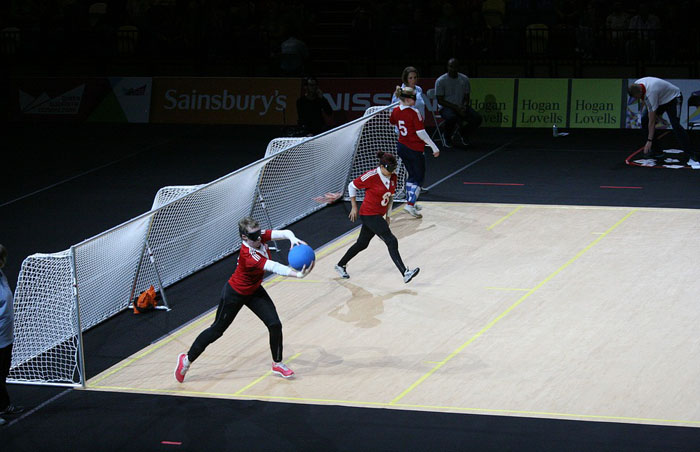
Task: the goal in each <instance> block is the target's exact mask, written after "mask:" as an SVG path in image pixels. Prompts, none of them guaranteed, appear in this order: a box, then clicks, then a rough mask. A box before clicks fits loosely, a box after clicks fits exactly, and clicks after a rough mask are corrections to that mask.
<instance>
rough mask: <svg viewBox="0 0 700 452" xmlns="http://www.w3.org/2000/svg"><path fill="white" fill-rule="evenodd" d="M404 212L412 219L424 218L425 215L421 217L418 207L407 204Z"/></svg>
mask: <svg viewBox="0 0 700 452" xmlns="http://www.w3.org/2000/svg"><path fill="white" fill-rule="evenodd" d="M403 210H405V211H406V212H407V213H408V214H409V215H411V216H412V217H415V218H423V215H421V214H420V213H419V212H418V210H416V207H415V206H409V205H408V204H406V205H405V206H403Z"/></svg>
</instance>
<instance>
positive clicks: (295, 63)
mask: <svg viewBox="0 0 700 452" xmlns="http://www.w3.org/2000/svg"><path fill="white" fill-rule="evenodd" d="M308 59H309V48H308V47H307V46H306V43H304V41H302V40H301V39H299V38H297V37H296V33H294V32H288V33H286V39H285V40H284V41H282V44H281V45H280V70H281V71H282V75H285V76H297V77H298V76H301V75H302V74H303V73H304V72H305V70H306V63H307V61H308Z"/></svg>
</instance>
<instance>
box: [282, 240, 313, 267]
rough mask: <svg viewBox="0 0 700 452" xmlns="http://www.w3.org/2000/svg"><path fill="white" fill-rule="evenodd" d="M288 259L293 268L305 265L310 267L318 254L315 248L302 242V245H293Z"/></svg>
mask: <svg viewBox="0 0 700 452" xmlns="http://www.w3.org/2000/svg"><path fill="white" fill-rule="evenodd" d="M287 260H288V261H289V265H290V266H291V267H292V268H294V269H295V270H301V268H302V267H303V266H306V268H309V266H310V265H311V263H312V262H313V261H314V260H316V254H315V253H314V250H313V248H311V247H310V246H309V245H304V244H303V243H302V244H301V245H297V246H293V247H292V249H290V250H289V255H288V256H287Z"/></svg>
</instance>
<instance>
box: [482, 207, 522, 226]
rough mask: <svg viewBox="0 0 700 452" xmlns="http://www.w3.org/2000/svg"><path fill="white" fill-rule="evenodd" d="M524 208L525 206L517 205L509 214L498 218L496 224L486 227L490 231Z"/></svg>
mask: <svg viewBox="0 0 700 452" xmlns="http://www.w3.org/2000/svg"><path fill="white" fill-rule="evenodd" d="M522 208H523V206H518V207H516V208H515V209H513V210H511V211H510V212H509V213H508V214H507V215H505V216H504V217H501V219H500V220H498V221H497V222H495V223H494V224H492V225H491V226H489V227H488V228H486V229H487V230H489V231H490V230H491V229H493V228H495V227H496V226H498V225H499V224H501V223H502V222H504V221H506V220H507V219H508V218H510V217H511V216H513V215H515V213H516V212H517V211H518V210H520V209H522Z"/></svg>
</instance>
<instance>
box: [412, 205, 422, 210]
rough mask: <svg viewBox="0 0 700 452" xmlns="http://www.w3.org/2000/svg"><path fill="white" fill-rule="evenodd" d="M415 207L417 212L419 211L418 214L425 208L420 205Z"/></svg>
mask: <svg viewBox="0 0 700 452" xmlns="http://www.w3.org/2000/svg"><path fill="white" fill-rule="evenodd" d="M413 207H415V208H416V210H417V211H418V212H420V211H421V210H423V207H422V206H419V205H418V204H413Z"/></svg>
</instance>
